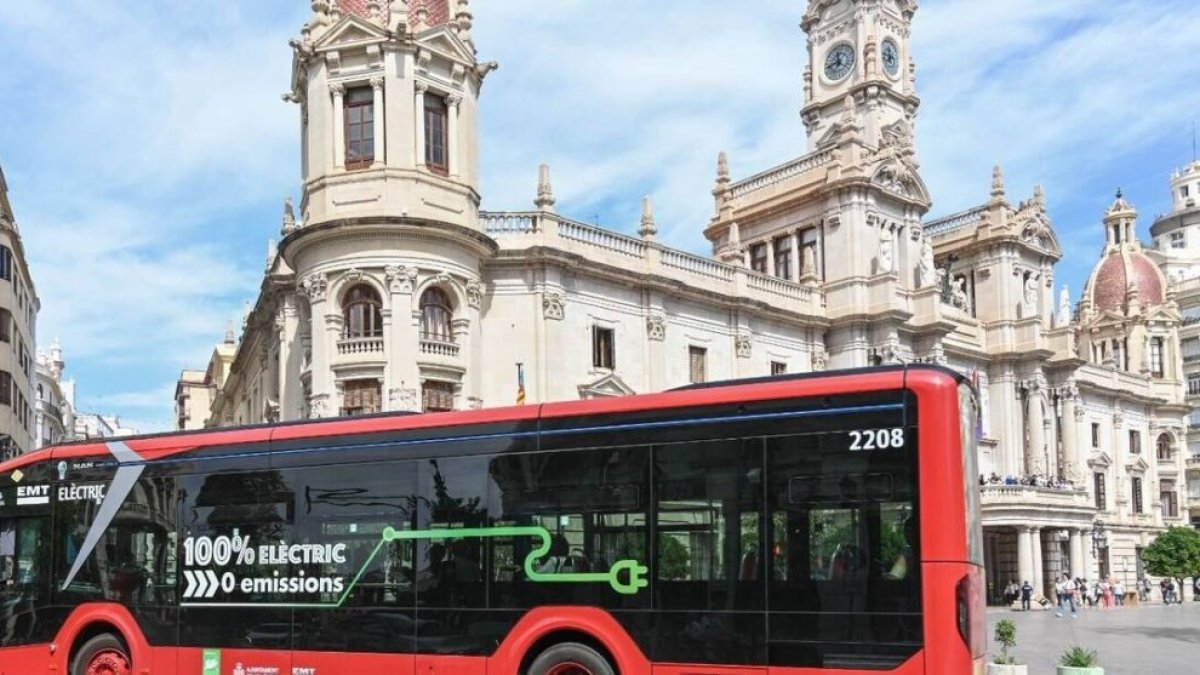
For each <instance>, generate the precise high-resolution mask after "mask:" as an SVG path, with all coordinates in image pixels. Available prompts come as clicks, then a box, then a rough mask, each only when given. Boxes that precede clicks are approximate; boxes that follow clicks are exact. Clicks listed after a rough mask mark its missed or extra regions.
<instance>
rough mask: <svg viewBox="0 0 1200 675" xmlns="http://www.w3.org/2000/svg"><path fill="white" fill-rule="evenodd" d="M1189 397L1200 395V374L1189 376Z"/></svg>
mask: <svg viewBox="0 0 1200 675" xmlns="http://www.w3.org/2000/svg"><path fill="white" fill-rule="evenodd" d="M1187 382H1188V396H1197V395H1200V374H1195V375H1188V380H1187Z"/></svg>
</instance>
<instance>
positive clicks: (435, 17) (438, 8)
mask: <svg viewBox="0 0 1200 675" xmlns="http://www.w3.org/2000/svg"><path fill="white" fill-rule="evenodd" d="M334 4H335V5H337V8H338V9H340V10H341V11H342V13H343V14H353V15H355V16H357V17H359V18H362V19H369V18H370V16H371V13H370V10H369V9H368V8H367V0H334ZM379 6H380V8H381V9H383V11H384V13H385V14H386V13H387V7H388V3H387V1H386V0H380V2H379ZM422 6H424V8H425V10H426V11H427V12H428V13H429V18H428V19H427V21H426V22H427V24H428V25H429V26H441V25H442V24H444V23H447V22H449V21H450V2H449V0H413V1H412V2H410V3H409V12H410V15H411V14H412V13H415V12H416V10H417V9H419V8H420V7H422ZM385 18H386V17H385Z"/></svg>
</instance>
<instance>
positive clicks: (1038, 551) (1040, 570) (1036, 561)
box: [1031, 527, 1046, 595]
mask: <svg viewBox="0 0 1200 675" xmlns="http://www.w3.org/2000/svg"><path fill="white" fill-rule="evenodd" d="M1031 529H1032V533H1031V534H1032V536H1031V539H1032V543H1033V581H1032V582H1031V583H1032V584H1033V590H1034V591H1035V592H1037V593H1040V594H1042V595H1046V580H1045V579H1046V570H1045V567H1044V565H1043V563H1042V528H1040V527H1034V528H1031Z"/></svg>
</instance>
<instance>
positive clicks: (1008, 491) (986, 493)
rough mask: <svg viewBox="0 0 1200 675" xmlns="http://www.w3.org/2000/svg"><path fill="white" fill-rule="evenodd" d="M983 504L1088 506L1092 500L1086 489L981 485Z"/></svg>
mask: <svg viewBox="0 0 1200 675" xmlns="http://www.w3.org/2000/svg"><path fill="white" fill-rule="evenodd" d="M979 490H980V497H981V500H982V504H983V506H985V507H987V506H991V505H997V506H1019V505H1026V504H1028V505H1034V506H1064V507H1080V506H1082V507H1087V506H1090V505H1091V500H1090V499H1089V497H1088V494H1087V492H1085V491H1084V490H1079V489H1075V490H1063V489H1058V488H1049V487H1037V486H1035V485H993V484H989V485H981V486H980V488H979Z"/></svg>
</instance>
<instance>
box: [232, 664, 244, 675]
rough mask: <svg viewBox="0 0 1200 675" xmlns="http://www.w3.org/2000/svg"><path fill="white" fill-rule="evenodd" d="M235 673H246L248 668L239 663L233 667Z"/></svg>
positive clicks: (238, 674) (236, 674) (237, 674)
mask: <svg viewBox="0 0 1200 675" xmlns="http://www.w3.org/2000/svg"><path fill="white" fill-rule="evenodd" d="M233 675H246V669H245V668H243V667H242V664H240V663H239V664H237V665H235V666H234V667H233Z"/></svg>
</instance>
